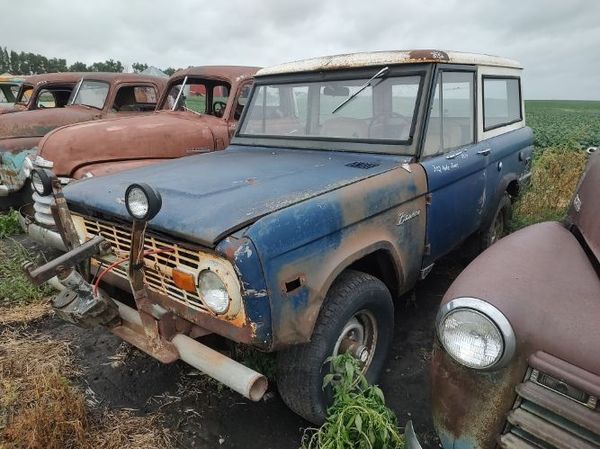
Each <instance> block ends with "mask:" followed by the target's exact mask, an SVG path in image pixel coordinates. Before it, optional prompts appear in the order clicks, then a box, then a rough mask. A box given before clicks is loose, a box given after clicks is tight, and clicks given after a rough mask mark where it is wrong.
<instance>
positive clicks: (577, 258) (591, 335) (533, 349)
mask: <svg viewBox="0 0 600 449" xmlns="http://www.w3.org/2000/svg"><path fill="white" fill-rule="evenodd" d="M599 273H600V153H599V152H596V153H593V154H592V155H591V156H590V160H589V162H588V167H587V170H586V172H585V174H584V175H583V177H582V180H581V182H580V185H579V188H578V191H577V193H576V195H575V197H574V199H573V201H572V205H571V209H570V211H569V215H568V218H567V220H566V222H565V223H564V224H561V223H557V222H545V223H539V224H535V225H532V226H529V227H527V228H524V229H522V230H520V231H518V232H515V233H514V234H512V235H510V236H508V237H506V238H504V239H502V240H501V241H499V242H498V243H496V244H495V245H493V246H492V247H491V248H489V249H488V250H487V251H485V252H484V253H483V254H481V255H480V256H479V257H478V258H477V259H475V261H473V262H472V263H471V264H470V265H469V266H468V267H467V268H466V269H465V271H463V272H462V274H461V275H460V276H459V277H458V278H457V279H456V281H455V282H454V283H453V284H452V286H451V287H450V289H449V290H448V292H447V293H446V295H445V296H444V298H443V300H442V304H441V308H440V310H439V313H438V317H437V322H436V330H437V339H436V342H435V344H434V353H433V361H432V382H433V386H432V397H433V418H434V423H435V426H436V430H437V432H438V434H439V437H440V440H441V441H442V444H443V446H444V448H446V449H450V448H452V449H467V448H468V449H475V448H478V449H494V448H496V447H501V448H511V449H537V448H542V449H549V448H559V449H593V448H596V449H597V448H599V447H600V404H599V401H598V398H600V279H599Z"/></svg>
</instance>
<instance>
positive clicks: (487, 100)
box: [483, 76, 522, 131]
mask: <svg viewBox="0 0 600 449" xmlns="http://www.w3.org/2000/svg"><path fill="white" fill-rule="evenodd" d="M521 119H522V117H521V83H520V82H519V79H518V78H496V77H494V78H491V77H486V76H484V77H483V129H484V131H488V130H490V129H494V128H498V127H500V126H504V125H509V124H511V123H515V122H519V121H521Z"/></svg>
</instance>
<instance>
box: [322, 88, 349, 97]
mask: <svg viewBox="0 0 600 449" xmlns="http://www.w3.org/2000/svg"><path fill="white" fill-rule="evenodd" d="M323 95H327V96H329V97H347V96H348V95H350V88H349V87H346V86H325V88H324V89H323Z"/></svg>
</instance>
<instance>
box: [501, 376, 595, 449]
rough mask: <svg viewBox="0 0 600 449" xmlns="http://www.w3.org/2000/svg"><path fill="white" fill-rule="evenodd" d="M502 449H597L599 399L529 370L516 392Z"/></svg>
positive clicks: (502, 441) (502, 437)
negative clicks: (515, 399)
mask: <svg viewBox="0 0 600 449" xmlns="http://www.w3.org/2000/svg"><path fill="white" fill-rule="evenodd" d="M516 391H517V401H516V403H515V407H514V408H513V410H512V411H511V412H510V413H509V415H508V418H507V426H506V431H505V433H504V435H502V436H501V437H500V440H499V443H500V447H502V448H507V449H598V448H600V410H599V409H598V403H597V398H595V397H594V396H592V395H590V394H589V393H587V392H584V391H582V390H580V389H578V388H576V387H574V386H573V385H570V384H568V383H567V381H565V380H561V379H558V378H557V377H554V376H551V375H550V374H548V373H544V372H541V371H540V370H539V369H536V368H530V369H529V371H528V375H527V378H526V379H525V381H524V382H523V383H521V384H519V385H518V386H517V388H516Z"/></svg>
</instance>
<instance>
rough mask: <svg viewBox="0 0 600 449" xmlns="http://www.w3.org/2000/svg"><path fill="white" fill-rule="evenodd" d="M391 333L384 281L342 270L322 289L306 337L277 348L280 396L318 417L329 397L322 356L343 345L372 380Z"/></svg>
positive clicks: (380, 366)
mask: <svg viewBox="0 0 600 449" xmlns="http://www.w3.org/2000/svg"><path fill="white" fill-rule="evenodd" d="M393 334H394V305H393V302H392V297H391V294H390V292H389V290H388V289H387V287H386V286H385V284H384V283H383V282H381V281H380V280H379V279H377V278H376V277H374V276H371V275H369V274H366V273H362V272H359V271H354V270H346V271H344V272H343V273H342V274H341V275H340V276H339V277H338V279H336V281H335V282H334V284H333V285H332V287H331V289H330V290H329V292H328V293H327V297H326V298H325V301H324V303H323V307H322V308H321V312H320V313H319V317H318V318H317V322H316V323H315V328H314V330H313V335H312V338H311V341H310V343H306V344H303V345H297V346H293V347H291V348H288V349H285V350H283V351H281V352H280V353H279V354H278V357H277V385H278V388H279V393H280V394H281V397H282V398H283V401H284V402H285V403H286V405H287V406H288V407H289V408H290V409H292V410H293V411H294V412H295V413H297V414H298V415H300V416H302V417H303V418H305V419H306V420H308V421H310V422H312V423H314V424H317V425H318V424H321V423H323V421H324V420H325V417H326V412H327V408H328V407H329V405H331V400H332V394H331V391H327V390H326V391H323V377H324V376H325V375H326V374H327V373H329V363H326V362H325V361H326V359H327V358H328V357H330V356H332V355H336V353H337V354H339V353H342V352H348V351H349V352H350V353H351V354H353V355H354V356H355V357H356V358H357V359H359V362H361V363H362V365H363V369H364V373H365V376H366V378H367V380H368V381H369V382H376V381H377V380H378V378H379V375H380V374H381V371H382V370H383V366H384V363H385V360H386V357H387V354H388V352H389V349H390V346H391V342H392V338H393Z"/></svg>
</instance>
